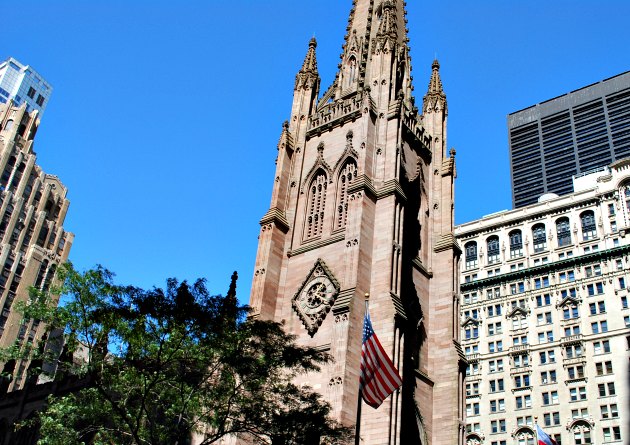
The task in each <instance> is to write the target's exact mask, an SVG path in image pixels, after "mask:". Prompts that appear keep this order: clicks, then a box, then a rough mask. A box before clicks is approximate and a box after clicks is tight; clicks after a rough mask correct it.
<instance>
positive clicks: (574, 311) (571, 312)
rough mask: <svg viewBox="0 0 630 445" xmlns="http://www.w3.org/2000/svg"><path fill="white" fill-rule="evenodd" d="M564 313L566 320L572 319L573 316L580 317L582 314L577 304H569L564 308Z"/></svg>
mask: <svg viewBox="0 0 630 445" xmlns="http://www.w3.org/2000/svg"><path fill="white" fill-rule="evenodd" d="M562 315H563V318H564V319H565V320H570V319H572V318H578V317H579V316H580V311H579V309H578V307H577V305H575V304H568V305H566V306H565V307H564V309H563V310H562Z"/></svg>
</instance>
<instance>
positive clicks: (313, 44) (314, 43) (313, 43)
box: [308, 35, 317, 48]
mask: <svg viewBox="0 0 630 445" xmlns="http://www.w3.org/2000/svg"><path fill="white" fill-rule="evenodd" d="M308 46H309V47H310V48H317V39H315V36H314V35H313V37H311V40H310V41H309V42H308Z"/></svg>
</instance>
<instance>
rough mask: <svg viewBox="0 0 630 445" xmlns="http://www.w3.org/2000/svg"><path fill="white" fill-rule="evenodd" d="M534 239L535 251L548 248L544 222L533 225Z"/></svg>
mask: <svg viewBox="0 0 630 445" xmlns="http://www.w3.org/2000/svg"><path fill="white" fill-rule="evenodd" d="M532 239H533V240H534V253H538V252H543V251H544V250H546V249H547V233H546V232H545V225H544V224H536V225H535V226H534V227H532Z"/></svg>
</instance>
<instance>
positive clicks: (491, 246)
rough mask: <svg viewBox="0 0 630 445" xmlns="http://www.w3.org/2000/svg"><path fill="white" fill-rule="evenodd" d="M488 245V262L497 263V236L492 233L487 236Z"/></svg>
mask: <svg viewBox="0 0 630 445" xmlns="http://www.w3.org/2000/svg"><path fill="white" fill-rule="evenodd" d="M487 247H488V264H494V263H498V262H499V261H501V260H500V257H499V251H500V249H499V237H498V236H496V235H494V236H491V237H490V238H488V241H487Z"/></svg>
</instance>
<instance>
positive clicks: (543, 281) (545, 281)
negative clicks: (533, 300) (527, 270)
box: [534, 276, 549, 289]
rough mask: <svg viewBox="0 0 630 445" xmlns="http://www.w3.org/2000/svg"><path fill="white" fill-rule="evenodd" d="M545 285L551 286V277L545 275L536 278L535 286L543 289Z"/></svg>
mask: <svg viewBox="0 0 630 445" xmlns="http://www.w3.org/2000/svg"><path fill="white" fill-rule="evenodd" d="M543 287H549V277H548V276H544V277H540V278H534V288H536V289H542V288H543Z"/></svg>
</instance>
